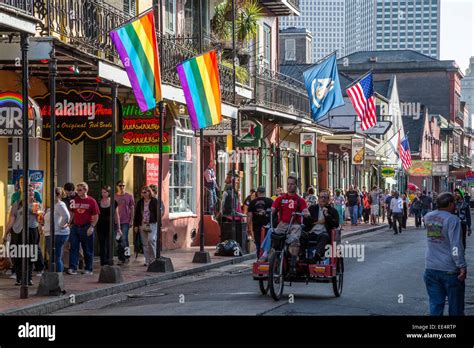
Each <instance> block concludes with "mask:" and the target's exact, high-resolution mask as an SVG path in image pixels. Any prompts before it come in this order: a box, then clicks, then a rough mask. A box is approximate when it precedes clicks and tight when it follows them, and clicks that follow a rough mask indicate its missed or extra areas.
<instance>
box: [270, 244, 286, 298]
mask: <svg viewBox="0 0 474 348" xmlns="http://www.w3.org/2000/svg"><path fill="white" fill-rule="evenodd" d="M282 257H283V252H281V251H275V252H274V253H273V255H272V256H271V257H270V261H269V264H270V267H269V272H268V284H269V285H270V286H269V287H270V294H271V295H272V298H273V299H274V300H275V301H278V300H280V298H281V295H282V294H283V287H284V283H285V282H284V278H283V277H284V275H283V262H282V261H283V260H282Z"/></svg>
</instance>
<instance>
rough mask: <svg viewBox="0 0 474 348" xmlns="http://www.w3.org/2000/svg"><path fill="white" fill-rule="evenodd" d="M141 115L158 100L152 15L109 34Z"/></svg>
mask: <svg viewBox="0 0 474 348" xmlns="http://www.w3.org/2000/svg"><path fill="white" fill-rule="evenodd" d="M110 37H111V38H112V42H113V43H114V45H115V47H116V48H117V52H118V54H119V56H120V60H121V61H122V63H123V65H124V67H125V71H126V72H127V75H128V78H129V79H130V84H131V85H132V89H133V93H134V94H135V99H136V100H137V103H138V107H139V108H140V110H141V111H142V112H145V111H148V110H150V109H154V108H155V107H156V104H157V103H158V102H159V101H160V100H161V99H162V96H161V76H160V64H159V57H158V49H157V46H158V45H157V43H156V31H155V19H154V12H153V11H149V12H147V13H146V14H145V15H143V16H141V17H139V18H137V19H136V20H134V21H133V22H130V23H128V24H126V25H124V26H122V27H120V28H118V29H115V30H113V31H111V32H110Z"/></svg>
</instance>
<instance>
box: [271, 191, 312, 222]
mask: <svg viewBox="0 0 474 348" xmlns="http://www.w3.org/2000/svg"><path fill="white" fill-rule="evenodd" d="M272 208H275V209H277V210H278V211H279V213H280V219H279V222H285V223H290V221H291V217H292V214H293V213H301V212H302V211H303V210H304V209H306V208H308V206H307V204H306V201H305V200H304V199H303V198H301V197H300V196H298V195H289V194H286V195H281V196H279V197H278V198H277V199H276V200H275V202H273V205H272ZM293 221H294V223H298V224H300V223H301V216H297V217H295V219H294V220H293Z"/></svg>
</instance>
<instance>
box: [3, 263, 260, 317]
mask: <svg viewBox="0 0 474 348" xmlns="http://www.w3.org/2000/svg"><path fill="white" fill-rule="evenodd" d="M254 258H255V255H254V254H248V255H244V256H239V257H235V258H232V259H229V260H224V261H218V262H215V263H211V264H207V265H203V266H199V267H195V268H192V269H187V270H182V271H176V272H172V273H168V274H162V275H159V276H156V277H150V278H146V279H140V280H134V281H130V282H126V283H121V284H117V285H112V286H110V287H107V288H103V289H95V290H89V291H84V292H82V293H79V294H75V303H74V304H71V302H70V299H69V296H70V295H71V294H69V295H65V296H62V297H61V298H54V299H51V300H46V301H43V302H40V303H35V304H32V305H29V306H25V307H21V308H16V309H12V310H8V311H6V312H2V313H0V316H8V315H45V314H49V313H52V312H55V311H57V310H60V309H63V308H66V307H70V306H74V305H77V304H81V303H84V302H87V301H91V300H95V299H97V298H101V297H106V296H110V295H115V294H118V293H121V292H125V291H130V290H133V289H137V288H140V287H143V286H148V285H152V284H156V283H159V282H160V281H165V280H170V279H176V278H181V277H185V276H188V275H191V274H195V273H200V272H204V271H207V270H210V269H214V268H220V267H223V266H227V265H233V264H238V263H242V262H244V261H248V260H252V259H254Z"/></svg>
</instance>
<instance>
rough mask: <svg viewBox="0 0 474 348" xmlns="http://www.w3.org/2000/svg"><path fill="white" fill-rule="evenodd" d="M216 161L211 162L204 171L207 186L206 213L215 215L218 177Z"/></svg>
mask: <svg viewBox="0 0 474 348" xmlns="http://www.w3.org/2000/svg"><path fill="white" fill-rule="evenodd" d="M215 167H216V162H215V161H214V160H212V161H210V162H209V165H208V166H207V168H206V170H205V171H204V186H205V188H206V191H205V192H206V198H207V199H206V203H207V204H206V210H205V211H206V213H208V214H211V215H215V214H216V204H217V190H218V189H219V187H218V186H217V178H216V171H215Z"/></svg>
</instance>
